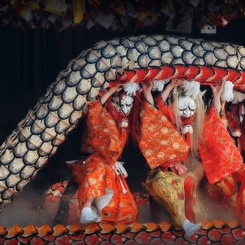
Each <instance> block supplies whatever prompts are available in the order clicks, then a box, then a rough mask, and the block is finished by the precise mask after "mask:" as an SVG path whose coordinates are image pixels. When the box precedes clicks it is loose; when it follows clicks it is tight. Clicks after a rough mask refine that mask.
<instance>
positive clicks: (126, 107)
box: [121, 94, 134, 116]
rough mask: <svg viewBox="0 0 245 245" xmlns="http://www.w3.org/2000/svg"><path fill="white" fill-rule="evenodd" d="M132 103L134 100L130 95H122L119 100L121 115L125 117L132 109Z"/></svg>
mask: <svg viewBox="0 0 245 245" xmlns="http://www.w3.org/2000/svg"><path fill="white" fill-rule="evenodd" d="M133 102H134V99H133V97H132V96H130V95H127V94H125V95H123V96H122V98H121V108H122V111H123V113H124V114H125V115H126V116H127V115H128V114H129V113H130V111H131V109H132V107H133Z"/></svg>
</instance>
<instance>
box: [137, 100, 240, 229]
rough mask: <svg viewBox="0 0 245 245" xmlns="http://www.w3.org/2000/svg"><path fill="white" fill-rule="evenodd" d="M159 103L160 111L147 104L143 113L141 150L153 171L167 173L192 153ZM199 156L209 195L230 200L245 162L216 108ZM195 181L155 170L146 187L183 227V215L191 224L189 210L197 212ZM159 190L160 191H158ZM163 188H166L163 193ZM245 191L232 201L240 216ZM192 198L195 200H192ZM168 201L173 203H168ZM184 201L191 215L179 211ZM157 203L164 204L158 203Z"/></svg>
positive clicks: (207, 123) (210, 112) (208, 116)
mask: <svg viewBox="0 0 245 245" xmlns="http://www.w3.org/2000/svg"><path fill="white" fill-rule="evenodd" d="M157 103H158V104H157V105H158V107H159V108H160V110H158V109H156V108H154V107H153V106H152V105H150V104H149V103H147V102H144V105H143V108H142V111H141V113H140V118H141V134H140V137H139V147H140V149H141V151H142V153H143V155H144V156H145V158H146V160H147V162H148V163H149V166H150V167H151V169H153V170H154V169H155V168H156V167H158V166H160V167H161V169H163V170H166V169H167V168H168V167H172V166H173V164H175V163H176V162H178V161H180V162H184V161H185V159H186V156H187V154H188V152H189V151H188V149H189V148H188V144H189V142H188V140H187V141H185V140H184V138H183V137H182V136H181V135H180V134H178V132H177V130H176V129H175V127H174V125H173V121H172V118H173V115H172V114H171V111H169V110H168V108H167V107H166V106H165V105H164V104H163V102H162V101H159V100H157ZM160 103H161V104H160ZM180 146H181V147H180ZM199 153H200V158H201V160H202V164H203V166H204V170H205V175H206V177H207V180H208V182H207V187H206V189H207V191H208V192H209V193H210V194H211V195H212V196H215V195H216V196H217V195H218V196H219V197H223V198H226V197H231V196H232V195H233V194H234V193H236V191H237V183H238V181H239V182H241V179H242V178H243V179H244V177H245V170H243V169H244V168H243V159H242V156H241V154H240V152H239V150H238V149H237V148H236V146H235V144H234V142H233V140H232V138H231V137H230V135H229V133H228V131H227V129H226V128H225V125H224V123H223V121H222V120H221V118H220V117H219V115H218V113H217V111H216V110H215V108H214V107H213V106H211V108H209V110H208V111H207V112H206V119H205V122H204V126H203V141H202V142H201V143H200V145H199ZM193 180H194V179H193V178H190V179H189V180H188V181H186V180H184V179H183V178H182V177H181V176H180V177H177V176H176V175H175V174H174V173H172V172H170V173H168V174H167V173H163V172H160V174H159V173H158V172H157V171H156V170H154V171H151V176H150V179H148V180H147V181H146V186H147V188H148V190H149V191H150V192H151V193H153V196H155V197H157V198H156V199H159V197H160V196H161V197H162V198H163V199H164V200H165V205H166V206H167V209H169V211H170V213H171V214H172V216H173V218H174V221H176V223H177V224H181V222H182V221H183V216H184V214H185V215H186V216H187V218H189V219H190V220H193V219H194V216H193V213H191V210H190V208H193V209H195V207H194V204H195V191H194V192H193V193H191V191H190V186H194V185H195V183H194V182H193ZM192 182H193V183H192ZM176 183H177V184H176ZM242 183H243V182H242ZM196 185H197V184H196ZM158 187H159V189H157V188H158ZM154 188H155V189H156V190H154ZM163 188H165V190H164V192H163V190H162V189H163ZM169 190H171V192H170V191H169ZM243 190H244V185H243V184H242V186H241V189H240V194H238V196H237V197H233V200H232V201H233V202H234V199H235V205H234V206H235V207H236V209H237V210H239V212H241V211H242V209H245V198H244V197H243V194H242V193H243V192H244V191H243ZM151 193H150V194H151ZM173 193H175V196H173ZM244 193H245V192H244ZM192 195H194V196H193V197H192ZM168 197H170V198H171V199H169V200H167V201H166V198H168ZM185 198H189V200H190V201H188V203H187V204H188V205H185V206H186V207H187V209H188V206H189V211H188V210H187V209H186V210H185V211H184V210H182V211H181V212H180V210H181V208H179V207H180V206H182V207H183V206H184V199H185ZM158 202H161V200H158ZM194 212H195V211H194ZM180 216H182V217H180ZM244 219H245V215H244Z"/></svg>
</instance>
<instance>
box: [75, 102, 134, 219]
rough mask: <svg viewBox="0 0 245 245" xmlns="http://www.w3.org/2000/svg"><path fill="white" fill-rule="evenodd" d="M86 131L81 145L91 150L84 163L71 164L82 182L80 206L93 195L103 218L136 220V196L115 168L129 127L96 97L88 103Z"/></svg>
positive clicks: (79, 196)
mask: <svg viewBox="0 0 245 245" xmlns="http://www.w3.org/2000/svg"><path fill="white" fill-rule="evenodd" d="M85 134H86V140H85V141H83V142H82V149H83V151H84V150H85V149H86V150H89V151H90V152H91V151H92V154H91V155H90V156H89V157H88V158H87V159H86V161H85V163H84V164H79V165H75V166H72V173H73V177H74V180H75V181H76V182H77V183H78V185H79V190H78V192H77V194H78V201H79V205H80V209H81V210H82V209H83V207H84V204H85V203H86V202H87V201H88V200H89V199H91V198H94V204H93V205H94V206H95V207H96V209H97V210H98V211H99V215H100V217H101V218H102V221H110V222H119V221H121V222H124V223H130V222H133V221H135V220H136V217H137V212H138V211H137V207H136V203H135V201H134V198H133V196H132V194H131V193H130V190H129V188H128V185H127V183H126V181H125V179H124V178H123V177H122V176H121V175H117V173H116V170H115V169H114V164H115V163H116V161H117V160H118V159H119V157H120V156H121V153H122V151H123V148H124V146H125V143H126V140H127V128H125V127H118V126H117V123H116V121H115V119H114V118H113V117H112V116H111V115H110V114H109V113H108V111H107V110H106V109H105V108H103V107H102V105H101V103H100V101H96V102H92V103H91V104H89V105H88V114H87V131H86V132H85Z"/></svg>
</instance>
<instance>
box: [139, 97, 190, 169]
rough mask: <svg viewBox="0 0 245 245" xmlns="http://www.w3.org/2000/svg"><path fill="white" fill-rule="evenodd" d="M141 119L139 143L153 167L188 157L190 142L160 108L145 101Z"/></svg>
mask: <svg viewBox="0 0 245 245" xmlns="http://www.w3.org/2000/svg"><path fill="white" fill-rule="evenodd" d="M140 119H141V122H142V124H141V131H140V138H139V141H138V144H139V147H140V149H141V151H142V153H143V155H144V157H145V158H146V160H147V162H148V164H149V166H150V168H151V169H154V168H156V167H158V166H159V165H161V164H163V163H166V162H168V163H169V162H174V161H183V160H184V159H186V157H187V155H188V151H189V146H188V144H187V143H186V142H185V140H184V139H183V137H182V136H181V135H180V134H179V133H178V132H177V131H176V129H175V128H174V126H173V125H172V124H171V123H170V122H169V120H168V119H167V118H166V117H165V116H164V115H162V114H161V113H160V112H159V110H157V109H156V108H154V107H153V106H152V105H150V104H149V103H148V102H146V101H145V102H144V104H143V107H142V110H141V112H140ZM164 167H168V166H164Z"/></svg>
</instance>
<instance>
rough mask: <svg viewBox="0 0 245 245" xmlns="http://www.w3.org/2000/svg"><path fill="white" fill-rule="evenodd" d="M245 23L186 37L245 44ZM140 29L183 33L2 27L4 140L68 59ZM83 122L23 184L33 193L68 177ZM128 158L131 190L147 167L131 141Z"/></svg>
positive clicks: (0, 123) (0, 128) (0, 119)
mask: <svg viewBox="0 0 245 245" xmlns="http://www.w3.org/2000/svg"><path fill="white" fill-rule="evenodd" d="M244 26H245V19H241V18H239V19H233V20H231V21H230V22H229V23H228V24H227V25H226V26H225V27H222V26H217V33H216V34H214V35H207V34H206V35H204V34H201V33H200V29H199V28H198V27H196V26H193V29H192V33H191V34H185V36H190V37H193V38H203V39H207V40H216V41H221V42H230V43H234V44H239V45H243V46H245V32H244ZM140 34H146V35H151V34H163V35H165V34H166V35H169V34H170V35H171V34H173V35H179V36H183V34H181V33H168V32H165V31H164V28H163V27H161V26H160V27H156V28H153V27H152V28H149V29H147V28H145V29H142V30H139V31H137V32H133V31H129V30H125V31H118V32H110V31H108V30H106V29H102V28H98V26H94V27H93V28H91V29H90V30H87V29H85V28H83V27H82V26H75V27H72V28H69V29H67V30H65V31H62V32H59V31H57V30H55V29H44V28H36V29H33V30H21V29H18V28H9V27H1V28H0V54H1V58H0V79H1V81H0V85H1V89H0V141H1V142H4V140H5V139H6V138H7V136H8V135H10V134H11V132H12V131H13V130H14V129H15V128H16V126H17V124H18V123H19V122H20V121H21V120H22V119H24V117H25V116H26V114H27V111H28V110H29V109H31V108H33V107H34V106H35V104H36V102H37V101H38V99H39V98H40V97H41V96H42V95H43V94H44V93H45V91H46V89H47V88H48V87H49V85H50V84H51V83H53V82H54V81H55V79H56V77H57V75H58V73H59V72H60V71H62V70H64V69H65V68H66V67H67V65H68V62H69V61H70V60H71V59H73V58H75V57H77V56H78V55H79V54H80V52H81V51H82V50H84V49H87V48H91V47H92V46H93V45H94V44H95V43H96V42H98V41H100V40H109V39H113V38H115V37H124V36H130V35H140ZM83 125H84V119H83V118H82V119H81V122H80V123H79V125H78V127H77V128H76V129H75V130H73V131H72V132H71V133H70V135H69V136H68V139H67V140H66V141H65V142H64V143H63V144H62V145H61V146H60V148H59V149H58V151H57V153H56V154H55V155H54V156H53V157H51V159H50V160H49V162H48V163H47V165H46V166H45V167H44V168H43V169H41V170H40V171H39V173H38V175H37V177H36V179H35V180H33V181H32V182H31V183H30V184H28V185H27V186H26V187H25V189H28V188H34V189H35V192H37V193H43V192H44V191H45V190H46V189H47V188H48V187H49V186H50V185H51V184H52V183H55V182H57V181H59V180H63V179H67V178H70V171H69V169H68V168H67V167H66V164H65V161H66V160H71V159H75V158H77V157H78V156H79V148H80V137H81V132H82V130H83ZM1 142H0V143H1ZM125 160H126V162H127V168H128V170H129V172H133V173H134V175H133V178H130V177H129V178H128V182H129V183H130V185H131V186H132V188H133V189H134V188H136V189H137V188H141V185H140V181H141V180H143V179H144V174H145V172H146V171H145V164H144V160H143V158H142V156H141V154H140V153H139V151H138V149H137V148H132V146H127V147H126V149H125ZM139 169H140V171H139ZM141 169H142V171H141ZM135 173H137V174H135ZM139 173H142V174H139ZM129 176H130V175H129Z"/></svg>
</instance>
